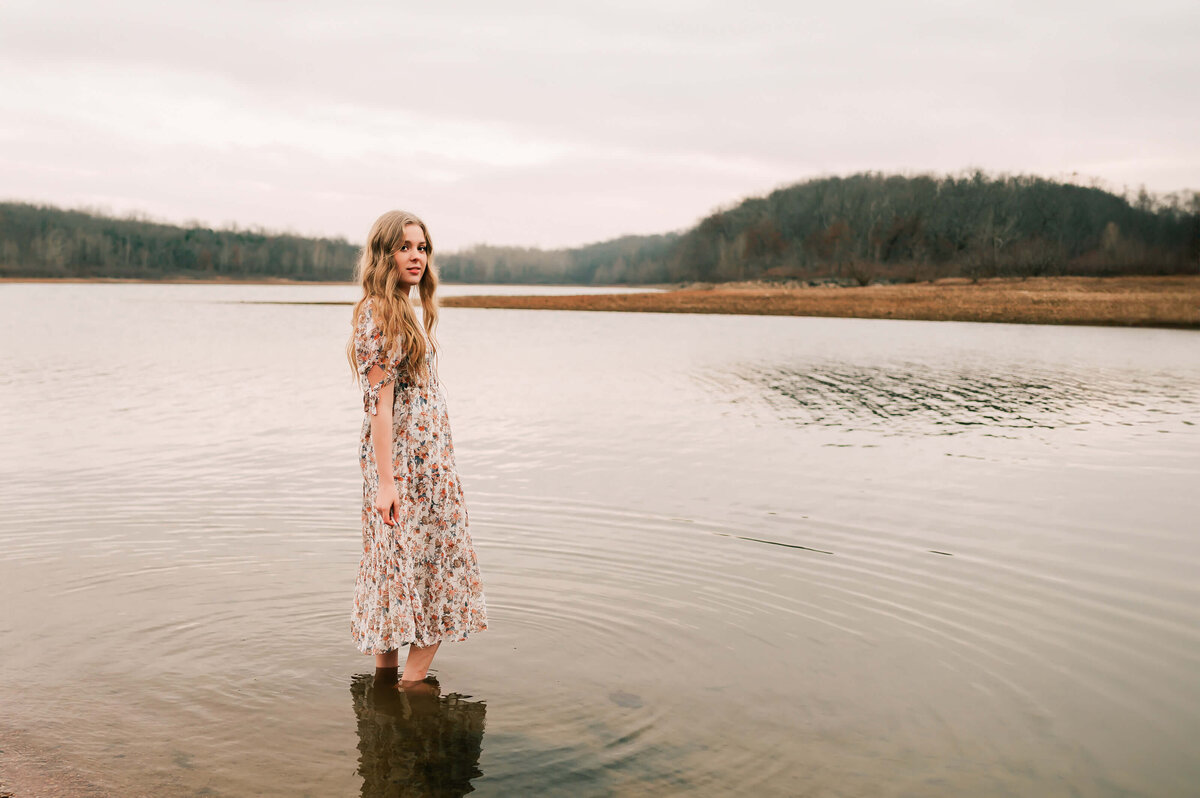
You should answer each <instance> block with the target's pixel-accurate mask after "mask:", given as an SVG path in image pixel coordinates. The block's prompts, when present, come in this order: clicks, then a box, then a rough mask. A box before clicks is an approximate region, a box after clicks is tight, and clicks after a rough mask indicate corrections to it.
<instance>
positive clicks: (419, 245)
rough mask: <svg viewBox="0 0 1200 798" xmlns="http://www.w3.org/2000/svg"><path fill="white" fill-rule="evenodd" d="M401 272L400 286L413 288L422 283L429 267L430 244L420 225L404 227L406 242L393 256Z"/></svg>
mask: <svg viewBox="0 0 1200 798" xmlns="http://www.w3.org/2000/svg"><path fill="white" fill-rule="evenodd" d="M393 257H394V258H395V259H396V268H397V269H398V270H399V272H400V284H401V285H406V286H408V287H409V288H412V287H413V286H414V285H417V284H419V283H420V282H421V277H422V276H424V274H425V267H426V266H428V265H429V242H427V241H426V240H425V233H424V232H422V230H421V225H419V224H406V225H405V226H404V241H403V242H402V243H401V244H400V249H398V250H396V254H395V255H394V256H393Z"/></svg>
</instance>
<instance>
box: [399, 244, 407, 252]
mask: <svg viewBox="0 0 1200 798" xmlns="http://www.w3.org/2000/svg"><path fill="white" fill-rule="evenodd" d="M407 249H408V244H401V245H400V251H401V252H404V251H406V250H407Z"/></svg>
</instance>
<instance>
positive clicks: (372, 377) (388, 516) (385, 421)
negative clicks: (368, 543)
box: [367, 366, 400, 524]
mask: <svg viewBox="0 0 1200 798" xmlns="http://www.w3.org/2000/svg"><path fill="white" fill-rule="evenodd" d="M384 376H385V373H384V370H383V369H381V368H380V367H379V366H372V367H371V370H370V371H369V372H367V379H368V380H369V381H370V384H371V385H379V383H380V382H382V381H383V378H384ZM395 399H396V382H395V381H394V380H388V382H387V384H386V385H382V386H380V387H379V398H378V399H376V405H375V409H376V412H375V414H374V415H372V416H371V448H372V449H373V450H374V451H375V471H376V473H378V474H379V489H378V490H377V491H376V492H375V509H376V510H377V511H378V512H379V514H380V515H381V516H383V521H384V523H387V524H396V523H398V522H399V520H400V494H399V492H398V491H397V490H396V475H395V473H394V472H393V470H392V444H393V441H392V404H393V402H395Z"/></svg>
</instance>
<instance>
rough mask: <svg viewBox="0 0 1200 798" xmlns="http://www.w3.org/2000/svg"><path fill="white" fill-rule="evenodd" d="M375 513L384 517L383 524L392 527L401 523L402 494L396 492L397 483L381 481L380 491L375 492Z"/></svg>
mask: <svg viewBox="0 0 1200 798" xmlns="http://www.w3.org/2000/svg"><path fill="white" fill-rule="evenodd" d="M375 512H377V513H379V514H380V515H381V516H382V517H383V522H384V523H385V524H389V525H391V526H395V525H396V524H398V523H400V494H399V493H398V492H397V491H396V483H395V482H393V481H392V480H390V479H389V480H387V481H386V482H384V481H383V480H380V481H379V490H378V491H376V492H375Z"/></svg>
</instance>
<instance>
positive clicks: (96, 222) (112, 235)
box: [0, 202, 358, 281]
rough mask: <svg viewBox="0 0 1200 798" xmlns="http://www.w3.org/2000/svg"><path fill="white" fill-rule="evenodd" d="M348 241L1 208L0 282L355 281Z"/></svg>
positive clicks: (22, 205) (23, 206) (19, 205)
mask: <svg viewBox="0 0 1200 798" xmlns="http://www.w3.org/2000/svg"><path fill="white" fill-rule="evenodd" d="M357 257H358V248H357V247H355V246H353V245H351V244H350V243H348V242H346V241H345V240H342V239H329V238H304V237H302V236H297V235H290V234H273V233H268V232H265V231H262V230H237V229H232V230H213V229H210V228H206V227H199V226H196V227H177V226H175V225H169V224H161V223H157V222H152V221H147V220H144V219H137V218H125V219H118V218H112V217H109V216H102V215H98V214H92V213H87V212H84V211H73V210H62V209H59V208H53V207H47V206H41V205H30V204H25V203H11V202H10V203H0V276H6V277H124V278H140V279H161V278H172V277H190V278H197V279H202V278H231V279H237V278H242V279H246V278H254V277H282V278H288V279H293V280H314V281H326V280H338V281H345V280H350V279H352V277H353V273H354V263H355V260H356V258H357Z"/></svg>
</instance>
